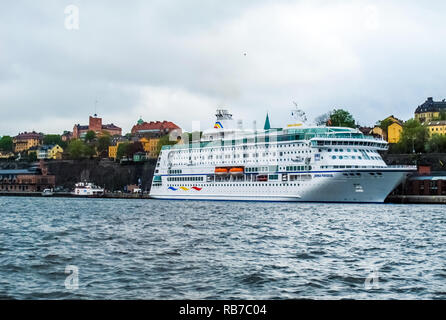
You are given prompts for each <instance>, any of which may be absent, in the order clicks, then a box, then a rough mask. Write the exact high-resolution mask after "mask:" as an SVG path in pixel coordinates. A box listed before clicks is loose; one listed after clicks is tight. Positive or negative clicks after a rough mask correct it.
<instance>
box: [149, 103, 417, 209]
mask: <svg viewBox="0 0 446 320" xmlns="http://www.w3.org/2000/svg"><path fill="white" fill-rule="evenodd" d="M216 118H217V119H216V121H215V124H214V126H213V128H211V129H209V130H206V131H203V133H202V136H201V139H197V141H191V142H188V141H183V142H181V141H180V143H178V144H175V145H169V146H163V147H162V149H161V152H160V155H159V158H158V160H157V164H156V168H155V172H154V176H153V180H152V186H151V189H150V195H151V197H152V198H157V199H182V200H185V199H190V200H245V201H301V202H358V203H360V202H367V203H381V202H384V200H385V198H386V197H387V195H388V194H389V193H390V192H391V191H392V190H393V189H394V188H395V187H396V186H398V185H399V184H400V183H401V182H402V180H403V179H405V177H406V176H407V175H408V174H409V173H411V172H413V171H415V170H416V167H414V166H388V165H386V163H385V162H384V161H383V159H382V158H381V155H380V154H379V151H382V150H387V148H388V144H387V142H386V141H385V140H382V139H377V138H374V137H372V136H367V135H364V134H363V133H361V132H360V131H359V130H358V129H353V128H344V127H329V126H316V125H314V126H309V125H305V124H304V123H292V124H290V125H288V126H286V127H284V128H276V129H274V128H270V125H269V119H268V115H267V120H266V121H265V127H264V129H263V130H256V129H243V128H242V126H241V123H240V122H238V123H237V124H236V123H235V121H234V120H233V118H232V115H231V114H230V113H229V112H228V111H227V110H225V109H219V110H217V112H216Z"/></svg>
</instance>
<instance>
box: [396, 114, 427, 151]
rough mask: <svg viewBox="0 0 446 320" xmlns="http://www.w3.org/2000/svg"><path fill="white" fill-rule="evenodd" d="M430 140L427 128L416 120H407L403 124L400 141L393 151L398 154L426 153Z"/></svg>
mask: <svg viewBox="0 0 446 320" xmlns="http://www.w3.org/2000/svg"><path fill="white" fill-rule="evenodd" d="M428 140H429V133H428V130H427V127H426V126H425V125H423V124H421V123H420V122H419V121H418V120H416V119H410V120H407V121H406V122H405V123H404V124H403V131H402V132H401V139H400V141H399V142H398V143H397V144H395V147H394V148H393V149H392V151H393V152H396V153H412V152H414V151H415V152H417V153H418V152H425V146H426V143H427V141H428Z"/></svg>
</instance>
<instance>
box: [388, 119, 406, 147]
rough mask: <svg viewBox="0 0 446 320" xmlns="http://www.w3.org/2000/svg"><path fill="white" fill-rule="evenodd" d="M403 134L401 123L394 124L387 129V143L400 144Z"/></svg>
mask: <svg viewBox="0 0 446 320" xmlns="http://www.w3.org/2000/svg"><path fill="white" fill-rule="evenodd" d="M401 132H403V126H402V125H401V124H400V123H399V122H394V123H392V124H391V125H390V126H388V127H387V142H388V143H398V142H400V139H401Z"/></svg>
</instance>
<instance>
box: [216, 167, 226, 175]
mask: <svg viewBox="0 0 446 320" xmlns="http://www.w3.org/2000/svg"><path fill="white" fill-rule="evenodd" d="M215 174H218V175H226V174H228V169H226V168H215Z"/></svg>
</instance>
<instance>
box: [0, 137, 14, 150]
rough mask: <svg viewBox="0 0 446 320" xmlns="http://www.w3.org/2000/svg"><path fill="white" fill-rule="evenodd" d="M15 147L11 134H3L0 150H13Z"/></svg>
mask: <svg viewBox="0 0 446 320" xmlns="http://www.w3.org/2000/svg"><path fill="white" fill-rule="evenodd" d="M13 149H14V143H13V142H12V138H11V137H10V136H3V137H2V138H1V139H0V150H2V151H12V150H13Z"/></svg>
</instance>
